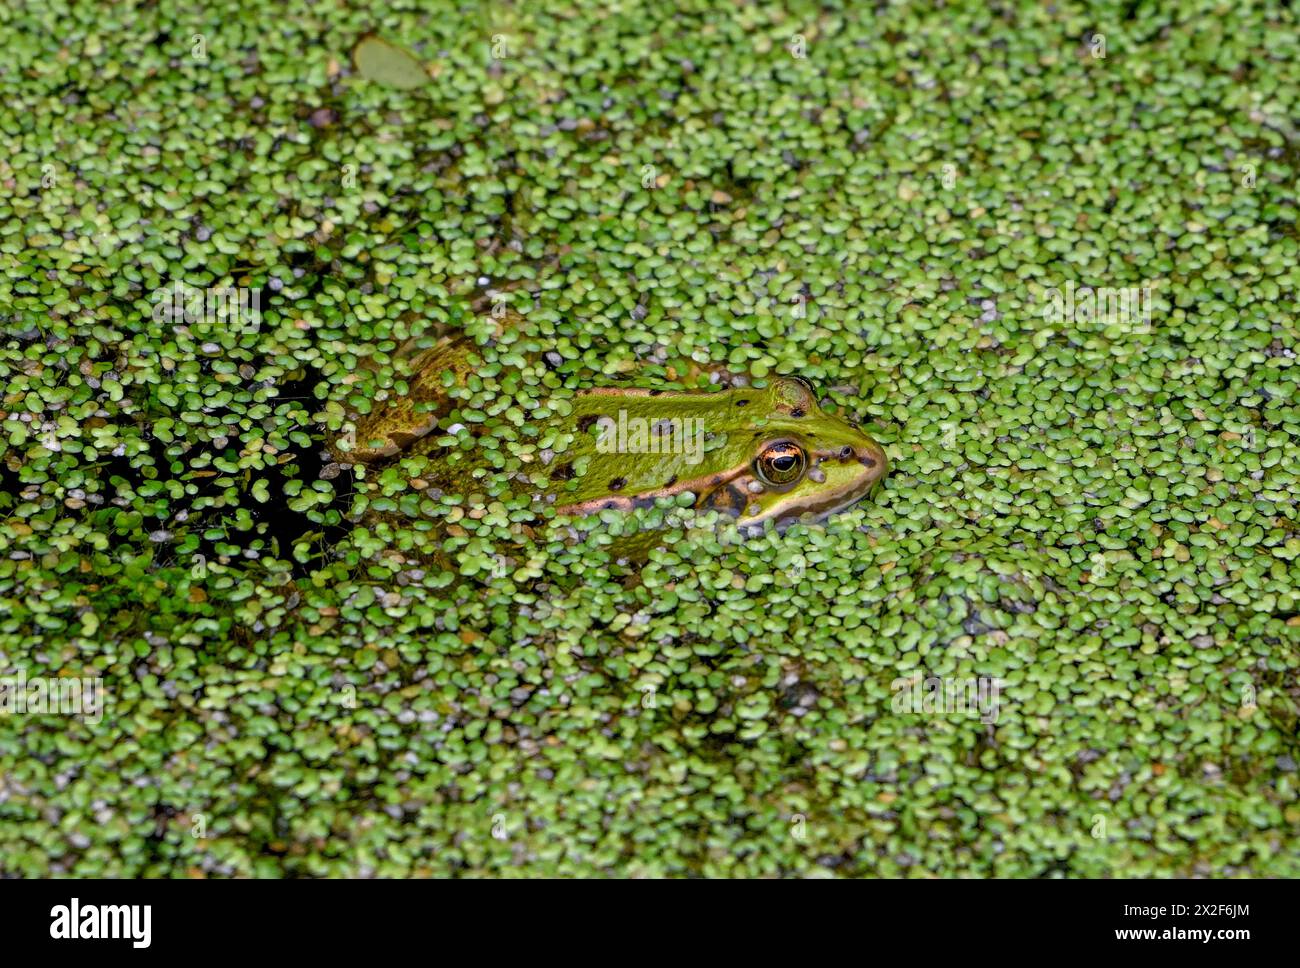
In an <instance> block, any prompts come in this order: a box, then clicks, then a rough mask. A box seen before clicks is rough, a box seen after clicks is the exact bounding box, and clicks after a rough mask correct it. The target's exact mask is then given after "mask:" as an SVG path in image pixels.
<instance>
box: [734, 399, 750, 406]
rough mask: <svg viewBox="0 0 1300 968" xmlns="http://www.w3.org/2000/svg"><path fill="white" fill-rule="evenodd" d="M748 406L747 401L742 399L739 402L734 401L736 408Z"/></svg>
mask: <svg viewBox="0 0 1300 968" xmlns="http://www.w3.org/2000/svg"><path fill="white" fill-rule="evenodd" d="M748 405H749V401H748V400H746V399H745V398H744V397H741V398H740V399H739V400H737V401H736V406H738V407H745V406H748Z"/></svg>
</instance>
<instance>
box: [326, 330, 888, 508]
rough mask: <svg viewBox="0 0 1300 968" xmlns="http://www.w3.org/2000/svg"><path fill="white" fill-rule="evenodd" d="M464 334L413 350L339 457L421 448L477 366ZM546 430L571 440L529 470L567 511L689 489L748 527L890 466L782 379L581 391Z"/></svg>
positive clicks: (832, 496) (853, 496)
mask: <svg viewBox="0 0 1300 968" xmlns="http://www.w3.org/2000/svg"><path fill="white" fill-rule="evenodd" d="M463 349H466V347H465V346H464V341H459V342H458V341H456V340H443V341H441V342H440V343H438V344H437V345H436V346H434V347H433V348H432V349H428V350H424V351H422V352H420V353H418V354H414V355H411V356H410V357H409V362H408V363H407V364H406V365H407V367H408V369H409V370H410V372H411V376H410V378H409V381H408V384H407V389H408V392H406V393H405V394H402V395H397V396H392V397H390V398H389V399H387V400H384V401H382V402H381V403H379V404H378V405H377V406H375V408H374V409H373V410H372V412H371V413H370V414H368V415H366V416H365V417H363V418H360V419H358V421H357V426H356V432H355V435H354V438H353V439H352V440H351V441H350V442H349V443H350V446H348V447H347V448H346V449H340V448H338V447H337V446H336V447H335V454H336V456H337V457H338V459H339V460H341V461H345V462H346V461H357V460H361V461H365V462H370V461H377V460H383V459H385V458H389V457H393V456H396V455H398V454H401V453H405V452H418V451H420V450H421V449H422V448H421V444H422V438H425V437H426V435H428V434H429V432H430V431H431V430H432V429H433V428H434V427H435V426H438V425H439V420H440V419H441V418H442V417H444V416H445V415H446V413H447V412H449V410H450V405H449V404H447V405H445V406H444V405H443V403H444V401H445V397H446V388H448V387H449V386H453V385H455V383H456V382H457V381H458V380H460V379H462V378H463V377H464V376H465V374H466V373H467V372H469V371H470V370H471V369H472V367H471V366H469V365H468V364H467V363H465V357H466V356H468V357H470V358H472V344H470V345H469V347H468V352H464V353H462V350H463ZM568 403H569V407H568V408H565V409H567V411H568V412H567V413H564V414H563V415H562V416H560V415H556V416H552V417H550V418H548V420H547V423H546V427H545V428H544V429H547V430H552V429H558V430H560V431H562V432H561V433H560V434H558V435H557V436H558V438H560V439H568V441H569V442H568V445H567V446H566V447H563V449H556V450H555V451H554V452H550V453H547V454H545V455H544V456H543V462H542V463H543V466H541V467H540V468H537V467H536V466H535V465H534V467H533V468H530V470H532V471H533V473H532V474H531V476H530V480H531V481H532V482H533V484H534V486H535V487H536V490H537V492H538V494H539V495H540V497H541V499H542V500H544V501H547V502H548V503H550V504H552V506H554V507H555V509H556V511H557V512H558V513H560V514H567V515H575V516H576V515H584V514H592V513H595V512H597V511H600V510H630V509H632V508H636V507H648V506H651V505H653V504H654V503H655V502H656V500H658V499H660V498H672V497H677V496H678V495H681V494H684V493H687V492H690V493H691V494H692V495H693V496H694V506H695V507H696V508H698V509H700V510H706V509H716V510H720V511H725V512H727V513H729V514H732V515H734V516H735V517H736V518H737V519H738V521H737V524H738V525H739V526H741V527H754V526H758V525H762V524H764V523H766V522H771V523H773V524H774V525H776V526H778V527H780V526H784V525H786V524H789V523H791V522H793V521H796V520H801V519H803V520H810V519H812V520H816V519H821V518H823V517H825V516H826V515H828V514H831V513H833V512H835V511H839V510H842V509H844V508H846V507H848V506H849V505H851V504H853V503H855V502H856V501H858V500H859V499H861V498H862V497H863V496H865V495H866V494H867V493H868V492H869V491H870V490H871V489H872V487H873V486H874V485H875V484H876V482H877V481H879V480H880V479H881V478H883V477H884V476H885V473H886V471H887V469H888V461H887V459H886V457H885V452H884V450H883V449H882V448H881V446H880V445H879V444H878V443H876V441H875V440H873V439H872V438H871V437H869V436H868V435H867V434H865V433H863V432H862V431H861V430H860V429H858V427H857V426H856V425H854V424H853V423H850V422H848V421H845V420H842V419H840V418H839V417H835V416H832V415H830V414H827V413H824V412H823V411H822V409H821V407H820V406H819V405H818V402H817V397H816V394H815V393H814V392H813V388H812V386H811V385H810V384H809V383H808V382H807V381H806V380H803V379H801V378H798V377H778V378H775V379H773V380H772V381H771V382H770V383H769V384H768V385H767V386H766V387H763V388H761V389H757V388H752V387H747V388H739V389H731V390H723V391H717V392H678V391H659V390H646V389H637V388H624V387H604V388H598V389H593V390H585V391H579V392H578V393H577V394H575V395H574V396H573V397H572V398H571V399H570V400H569V401H568Z"/></svg>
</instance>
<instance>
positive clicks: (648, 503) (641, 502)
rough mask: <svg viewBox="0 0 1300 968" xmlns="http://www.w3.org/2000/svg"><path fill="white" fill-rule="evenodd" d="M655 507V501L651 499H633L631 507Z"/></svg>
mask: <svg viewBox="0 0 1300 968" xmlns="http://www.w3.org/2000/svg"><path fill="white" fill-rule="evenodd" d="M654 506H655V499H654V498H652V497H634V498H633V499H632V507H634V508H652V507H654Z"/></svg>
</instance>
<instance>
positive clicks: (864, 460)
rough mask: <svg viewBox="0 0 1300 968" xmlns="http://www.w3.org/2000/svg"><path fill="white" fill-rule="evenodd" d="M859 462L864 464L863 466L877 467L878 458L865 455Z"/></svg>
mask: <svg viewBox="0 0 1300 968" xmlns="http://www.w3.org/2000/svg"><path fill="white" fill-rule="evenodd" d="M859 463H860V464H862V466H863V467H875V466H876V459H875V458H874V457H864V458H862V460H861V461H859Z"/></svg>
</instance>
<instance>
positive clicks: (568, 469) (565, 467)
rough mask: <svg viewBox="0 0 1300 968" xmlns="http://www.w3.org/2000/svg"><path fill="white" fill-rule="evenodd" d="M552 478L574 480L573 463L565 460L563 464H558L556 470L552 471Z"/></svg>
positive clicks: (553, 479)
mask: <svg viewBox="0 0 1300 968" xmlns="http://www.w3.org/2000/svg"><path fill="white" fill-rule="evenodd" d="M551 480H552V481H571V480H573V464H571V463H570V462H568V461H565V462H564V463H563V464H559V465H557V466H556V468H555V470H553V471H551Z"/></svg>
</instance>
